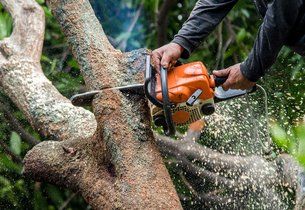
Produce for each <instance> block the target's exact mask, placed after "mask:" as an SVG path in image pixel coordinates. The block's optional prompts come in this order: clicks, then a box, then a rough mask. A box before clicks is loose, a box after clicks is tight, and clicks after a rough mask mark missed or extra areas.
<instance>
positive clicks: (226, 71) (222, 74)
mask: <svg viewBox="0 0 305 210" xmlns="http://www.w3.org/2000/svg"><path fill="white" fill-rule="evenodd" d="M229 74H230V70H229V69H223V70H218V71H213V75H214V76H216V77H228V76H229Z"/></svg>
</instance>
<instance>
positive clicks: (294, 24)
mask: <svg viewBox="0 0 305 210" xmlns="http://www.w3.org/2000/svg"><path fill="white" fill-rule="evenodd" d="M304 1H305V0H254V2H255V5H256V7H257V9H258V11H259V13H260V14H261V15H262V17H263V18H264V19H263V23H262V25H261V26H260V28H259V32H258V35H257V38H256V41H255V43H254V46H253V48H252V50H251V52H250V54H249V56H248V58H247V59H246V60H245V61H244V62H243V63H242V64H241V71H242V73H243V75H244V76H245V77H246V78H247V79H249V80H250V81H253V82H256V81H257V80H258V79H259V78H260V77H262V76H263V75H264V74H265V73H266V71H267V70H268V69H269V68H270V67H271V66H272V64H273V63H274V62H275V60H276V58H277V56H278V54H279V52H280V50H281V48H282V47H283V46H284V45H287V46H289V47H290V48H291V49H293V50H294V51H295V52H297V53H299V54H301V55H303V56H304V55H305V10H304ZM237 2H238V0H199V1H198V2H197V3H196V6H195V8H194V9H193V11H192V13H191V15H190V17H189V18H188V20H187V21H186V22H185V23H184V24H183V27H182V28H181V29H180V31H179V32H178V34H177V35H176V36H175V38H174V40H173V41H172V42H174V43H177V44H179V45H181V46H182V47H183V48H184V49H185V50H184V52H183V54H182V58H188V57H189V55H190V54H191V52H192V51H193V50H194V49H195V48H196V47H198V46H199V45H200V43H201V42H202V41H203V40H204V39H205V38H206V37H207V36H208V35H209V34H210V33H211V32H212V31H213V30H214V29H215V28H216V26H217V25H218V24H219V23H220V22H221V21H222V19H223V18H224V17H225V16H226V15H227V14H228V12H229V11H230V10H231V9H232V8H233V7H234V5H235V4H236V3H237Z"/></svg>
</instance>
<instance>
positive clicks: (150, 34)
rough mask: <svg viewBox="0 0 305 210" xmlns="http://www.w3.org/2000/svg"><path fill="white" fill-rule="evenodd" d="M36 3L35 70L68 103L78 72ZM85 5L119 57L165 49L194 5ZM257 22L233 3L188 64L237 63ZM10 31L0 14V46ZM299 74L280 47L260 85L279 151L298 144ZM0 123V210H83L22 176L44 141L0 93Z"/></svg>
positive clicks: (134, 0)
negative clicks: (40, 22) (41, 36)
mask: <svg viewBox="0 0 305 210" xmlns="http://www.w3.org/2000/svg"><path fill="white" fill-rule="evenodd" d="M37 1H38V2H39V3H40V4H41V5H42V6H43V8H44V11H45V14H46V23H47V24H46V32H45V43H44V49H43V56H42V58H41V61H42V65H43V70H44V73H45V75H46V76H47V77H48V78H49V79H50V80H51V81H53V84H54V85H55V86H56V87H57V89H58V90H59V91H60V92H61V93H62V94H63V95H64V96H66V97H68V98H69V97H71V96H72V95H73V94H75V93H78V92H82V91H84V83H83V80H82V77H81V76H80V74H79V67H78V64H77V62H76V61H75V60H74V59H73V56H72V55H71V52H70V50H69V48H68V45H67V43H66V41H65V38H64V36H63V34H62V33H61V30H60V28H59V26H58V24H57V23H56V21H55V19H54V18H53V17H52V15H51V13H50V11H49V9H48V8H47V6H46V4H45V2H44V0H37ZM90 2H91V3H92V7H93V8H94V10H95V12H96V15H97V17H98V18H99V20H100V22H101V23H102V24H103V28H104V29H105V31H106V33H107V35H108V37H109V40H110V41H111V43H112V44H113V45H114V46H115V47H117V48H119V49H121V50H122V51H130V50H133V49H137V48H141V47H143V48H144V47H147V48H150V49H154V48H156V47H158V46H160V45H161V44H164V43H167V42H169V41H170V40H171V39H172V38H173V36H174V35H175V34H176V33H177V32H178V30H179V28H180V27H181V26H182V24H183V22H184V21H185V20H186V19H187V17H188V15H189V13H190V11H191V10H192V8H193V7H194V5H195V3H196V0H170V1H167V0H116V1H109V0H91V1H90ZM261 21H262V19H261V18H260V16H259V14H258V13H257V11H256V8H255V6H254V4H253V3H252V1H251V0H245V1H240V2H239V4H238V5H237V6H236V7H235V8H234V10H233V11H232V12H231V13H230V14H229V16H228V17H226V18H225V20H224V21H223V22H222V23H221V24H220V25H219V27H218V28H217V29H216V30H215V31H214V32H213V33H212V35H211V36H209V38H208V39H207V40H205V41H204V42H203V43H202V45H201V46H200V47H199V48H198V49H197V50H196V51H195V52H194V53H193V54H192V56H191V58H190V59H189V61H194V60H200V61H203V62H204V63H205V64H206V65H207V66H208V67H209V69H210V70H213V69H221V68H224V67H227V66H229V65H232V64H235V63H238V62H242V61H243V60H244V59H245V58H246V57H247V55H248V53H249V52H250V50H251V48H252V45H253V42H254V40H255V36H256V33H257V30H258V27H259V25H260V23H261ZM11 32H12V20H11V18H10V16H9V15H8V13H6V12H5V11H4V10H3V8H2V7H0V39H3V38H4V37H7V36H9V35H10V33H11ZM304 68H305V62H304V59H302V57H300V56H299V55H296V54H295V53H293V52H291V51H290V50H289V49H287V48H284V49H283V50H282V52H281V54H280V56H279V59H278V62H277V63H276V64H275V65H274V67H273V68H272V69H271V70H270V72H269V73H268V75H267V76H266V77H264V79H262V80H261V81H260V84H262V85H263V86H264V87H265V88H266V90H267V93H268V95H269V97H268V100H269V114H270V119H271V120H272V121H273V122H274V123H277V127H276V129H273V133H274V134H275V139H277V140H278V141H277V142H279V144H278V145H279V146H281V147H286V150H287V148H288V146H287V145H288V143H287V141H286V140H287V139H291V138H293V139H294V140H291V141H293V142H298V141H304V142H305V140H304V136H302V135H301V134H302V132H301V131H300V129H295V128H294V127H296V125H297V124H298V122H299V121H301V117H302V116H304V110H305V104H304V99H305V82H304V78H305V69H304ZM0 120H1V123H0V138H1V141H0V156H1V157H0V209H90V207H89V206H87V204H86V203H85V202H84V201H83V199H82V198H81V197H80V196H78V195H77V193H73V192H70V191H67V190H65V189H59V188H58V187H55V186H52V185H49V184H46V183H38V182H36V183H35V182H33V181H30V180H25V179H24V178H23V177H22V175H21V171H22V158H23V156H24V155H25V153H26V152H27V151H28V150H29V149H30V148H31V147H32V146H33V145H34V144H35V143H37V142H38V141H43V140H45V139H43V137H41V136H39V134H37V133H36V132H34V131H33V129H32V128H31V127H30V125H29V124H28V123H27V121H26V120H25V117H24V116H23V114H22V113H21V112H20V111H19V110H18V109H17V108H16V107H15V106H14V105H13V103H11V102H10V100H9V99H8V97H6V96H5V95H4V94H2V92H0ZM296 133H297V134H300V135H295V134H296ZM283 136H284V137H283ZM300 136H301V137H300ZM283 142H284V143H283ZM285 142H286V143H285ZM304 142H303V144H304ZM283 145H284V146H283ZM289 145H290V144H289ZM300 145H302V144H300ZM284 150H285V148H284ZM275 152H278V151H277V150H275ZM301 159H302V160H303V159H304V158H303V157H301ZM303 161H304V160H303ZM304 162H305V161H304ZM174 181H175V184H176V186H177V190H178V191H179V192H180V193H182V194H189V193H190V192H188V190H187V189H186V187H183V185H180V182H179V180H178V179H175V177H174ZM184 205H185V207H190V206H192V204H184Z"/></svg>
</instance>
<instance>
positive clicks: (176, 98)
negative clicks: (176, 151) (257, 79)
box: [71, 56, 256, 136]
mask: <svg viewBox="0 0 305 210" xmlns="http://www.w3.org/2000/svg"><path fill="white" fill-rule="evenodd" d="M226 80H227V78H218V77H214V76H210V75H209V74H208V70H207V68H206V67H205V65H204V64H203V63H202V62H192V63H188V64H182V65H178V66H175V67H174V68H173V69H171V70H170V71H168V70H167V69H165V68H163V67H160V73H157V71H155V70H154V68H153V66H152V65H151V58H150V56H147V57H146V71H145V82H144V84H134V85H127V86H122V87H113V88H107V89H103V90H95V91H90V92H86V93H82V94H77V95H74V96H73V97H72V98H71V101H72V103H73V104H74V105H78V106H79V105H84V104H88V103H90V102H91V101H92V100H93V98H94V96H95V95H96V94H98V93H101V92H103V91H106V90H120V91H122V92H124V91H127V92H129V91H136V92H137V93H141V94H143V95H145V96H146V97H147V99H148V100H149V102H150V103H149V104H150V110H151V116H152V120H153V123H154V125H155V126H157V127H162V128H163V131H164V133H165V135H167V136H171V135H174V134H175V133H176V126H184V125H189V124H191V123H193V122H195V121H197V120H200V119H201V118H203V117H204V116H206V115H211V114H213V113H214V112H215V103H218V102H221V101H226V100H229V99H232V98H236V97H240V96H243V95H245V94H247V93H252V92H254V91H255V90H256V86H254V87H253V88H251V89H250V90H228V91H224V90H223V89H222V87H221V85H222V84H223V83H225V81H226Z"/></svg>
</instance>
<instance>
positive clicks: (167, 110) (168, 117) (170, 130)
mask: <svg viewBox="0 0 305 210" xmlns="http://www.w3.org/2000/svg"><path fill="white" fill-rule="evenodd" d="M160 76H161V87H162V99H163V111H164V116H165V121H166V124H167V127H166V128H164V133H165V135H167V136H172V135H174V134H175V133H176V128H175V125H174V122H173V116H172V111H171V102H170V100H169V95H168V84H167V70H166V69H165V68H163V67H162V66H161V70H160Z"/></svg>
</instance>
